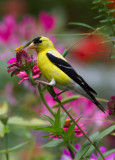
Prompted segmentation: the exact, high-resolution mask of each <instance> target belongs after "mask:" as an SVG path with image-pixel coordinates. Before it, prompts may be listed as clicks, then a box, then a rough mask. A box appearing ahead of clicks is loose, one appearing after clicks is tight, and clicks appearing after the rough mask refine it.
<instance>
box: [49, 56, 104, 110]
mask: <svg viewBox="0 0 115 160" xmlns="http://www.w3.org/2000/svg"><path fill="white" fill-rule="evenodd" d="M46 55H47V57H48V59H49V60H50V61H51V62H52V63H53V64H55V65H56V66H57V67H58V68H60V69H61V70H62V71H63V72H64V73H66V74H67V75H68V76H69V77H70V78H71V79H72V80H73V81H75V82H76V83H77V84H79V85H80V86H81V87H82V88H83V89H84V91H85V92H86V93H87V94H88V95H89V96H90V97H91V100H92V102H93V103H94V104H96V105H97V106H98V108H99V109H101V110H102V111H103V112H104V110H105V109H104V108H103V106H102V105H101V104H100V103H99V102H98V101H97V100H96V98H95V97H94V95H93V94H92V93H95V94H97V93H96V92H95V91H94V90H93V89H92V88H91V87H90V86H89V85H88V84H87V83H86V82H85V81H84V79H83V78H82V77H81V76H80V75H78V74H77V72H76V71H75V70H74V69H73V67H72V66H71V65H70V64H69V63H68V62H66V61H64V60H63V59H61V58H58V57H56V56H55V55H53V53H47V54H46Z"/></svg>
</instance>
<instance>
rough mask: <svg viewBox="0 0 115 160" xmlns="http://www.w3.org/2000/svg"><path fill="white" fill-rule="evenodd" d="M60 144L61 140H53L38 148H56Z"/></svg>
mask: <svg viewBox="0 0 115 160" xmlns="http://www.w3.org/2000/svg"><path fill="white" fill-rule="evenodd" d="M62 142H63V139H55V140H52V141H50V142H48V143H46V144H44V145H42V146H40V148H43V147H57V146H58V145H60V144H61V143H62Z"/></svg>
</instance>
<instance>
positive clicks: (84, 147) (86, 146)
mask: <svg viewBox="0 0 115 160" xmlns="http://www.w3.org/2000/svg"><path fill="white" fill-rule="evenodd" d="M98 134H99V133H98V132H97V133H95V134H93V135H91V136H90V137H89V138H90V139H91V141H94V139H95V138H96V137H97V136H98ZM90 147H93V146H92V144H89V141H88V140H86V141H85V143H84V144H83V145H82V147H81V148H80V149H79V150H78V152H77V155H76V157H75V160H81V158H82V157H83V156H84V155H85V153H87V152H88V150H89V149H90ZM91 153H92V152H91Z"/></svg>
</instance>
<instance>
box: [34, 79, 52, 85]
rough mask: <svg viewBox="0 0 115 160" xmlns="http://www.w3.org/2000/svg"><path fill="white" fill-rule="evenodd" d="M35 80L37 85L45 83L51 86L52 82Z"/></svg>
mask: <svg viewBox="0 0 115 160" xmlns="http://www.w3.org/2000/svg"><path fill="white" fill-rule="evenodd" d="M35 82H36V84H37V86H38V85H39V84H45V85H49V86H50V83H48V82H45V81H41V80H35Z"/></svg>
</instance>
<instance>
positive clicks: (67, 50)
mask: <svg viewBox="0 0 115 160" xmlns="http://www.w3.org/2000/svg"><path fill="white" fill-rule="evenodd" d="M68 52H69V49H65V50H64V51H63V52H62V54H61V55H62V56H63V57H65V56H66V55H67V54H68Z"/></svg>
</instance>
